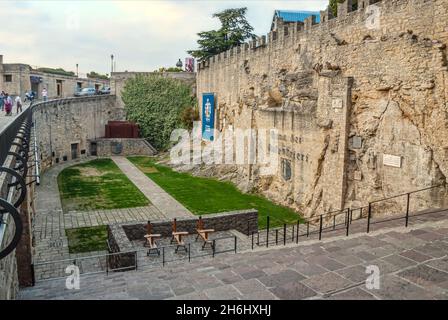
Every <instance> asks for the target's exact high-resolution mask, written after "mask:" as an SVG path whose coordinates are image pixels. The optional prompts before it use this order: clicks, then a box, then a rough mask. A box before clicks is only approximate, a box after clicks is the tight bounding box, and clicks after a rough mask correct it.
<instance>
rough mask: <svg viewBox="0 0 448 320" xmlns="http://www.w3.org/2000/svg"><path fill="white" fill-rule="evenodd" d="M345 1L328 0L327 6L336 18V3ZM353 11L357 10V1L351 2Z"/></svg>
mask: <svg viewBox="0 0 448 320" xmlns="http://www.w3.org/2000/svg"><path fill="white" fill-rule="evenodd" d="M344 1H345V0H330V3H329V4H328V6H329V8H330V10H331V12H332V13H333V15H334V16H335V17H336V16H337V15H338V3H343V2H344ZM352 4H353V9H357V8H358V0H353V1H352Z"/></svg>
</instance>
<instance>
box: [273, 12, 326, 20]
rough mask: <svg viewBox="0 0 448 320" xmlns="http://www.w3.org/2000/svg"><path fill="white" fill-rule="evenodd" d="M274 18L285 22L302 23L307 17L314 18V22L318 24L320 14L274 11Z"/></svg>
mask: <svg viewBox="0 0 448 320" xmlns="http://www.w3.org/2000/svg"><path fill="white" fill-rule="evenodd" d="M275 16H276V17H279V18H282V19H283V21H285V22H299V21H300V22H304V21H305V19H306V18H308V17H309V16H315V17H316V22H317V23H319V22H320V12H317V11H292V10H275Z"/></svg>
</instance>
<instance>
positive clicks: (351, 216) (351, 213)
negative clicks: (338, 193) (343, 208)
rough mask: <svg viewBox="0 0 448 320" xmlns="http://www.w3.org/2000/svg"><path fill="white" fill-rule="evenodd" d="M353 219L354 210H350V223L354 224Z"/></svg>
mask: <svg viewBox="0 0 448 320" xmlns="http://www.w3.org/2000/svg"><path fill="white" fill-rule="evenodd" d="M352 220H353V210H350V224H352Z"/></svg>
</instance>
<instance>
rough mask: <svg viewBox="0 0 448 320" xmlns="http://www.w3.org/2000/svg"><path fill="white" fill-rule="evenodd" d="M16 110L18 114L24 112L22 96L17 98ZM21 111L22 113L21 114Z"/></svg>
mask: <svg viewBox="0 0 448 320" xmlns="http://www.w3.org/2000/svg"><path fill="white" fill-rule="evenodd" d="M16 108H17V114H19V113H20V112H22V99H20V96H17V97H16ZM19 110H20V112H19Z"/></svg>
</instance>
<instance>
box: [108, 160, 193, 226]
mask: <svg viewBox="0 0 448 320" xmlns="http://www.w3.org/2000/svg"><path fill="white" fill-rule="evenodd" d="M112 160H113V161H114V162H115V163H116V164H117V166H118V167H119V168H120V169H121V171H123V173H124V174H126V175H127V176H128V178H129V180H131V181H132V182H133V183H134V184H135V185H136V187H137V188H138V189H140V191H141V192H142V193H143V194H144V195H145V196H146V197H147V198H148V199H149V201H151V203H152V204H153V205H154V206H156V207H157V209H159V210H160V211H161V212H162V213H163V214H164V215H165V216H166V217H168V218H170V219H172V218H178V217H190V216H193V214H192V213H191V212H190V211H189V210H188V209H187V208H185V207H184V206H183V205H182V204H180V203H179V202H178V201H177V200H176V199H174V198H173V197H172V196H171V195H169V194H168V193H167V192H166V191H165V190H163V189H162V188H160V187H159V186H158V185H157V184H156V183H155V182H154V181H152V180H151V179H150V178H148V177H147V176H146V175H145V174H144V173H143V172H141V171H140V169H138V168H137V167H136V166H134V165H133V164H132V163H131V162H130V161H129V160H128V159H126V158H125V157H112Z"/></svg>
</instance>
